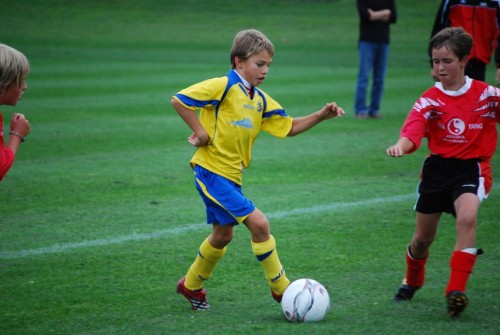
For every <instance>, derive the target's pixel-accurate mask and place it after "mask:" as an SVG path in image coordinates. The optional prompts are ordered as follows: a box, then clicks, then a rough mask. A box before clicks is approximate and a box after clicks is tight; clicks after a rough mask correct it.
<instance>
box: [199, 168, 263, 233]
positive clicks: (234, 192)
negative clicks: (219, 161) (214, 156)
mask: <svg viewBox="0 0 500 335" xmlns="http://www.w3.org/2000/svg"><path fill="white" fill-rule="evenodd" d="M194 182H195V184H196V189H197V190H198V192H199V193H200V195H201V198H202V199H203V202H204V203H205V206H206V209H207V223H208V224H220V225H221V226H224V225H228V224H231V225H237V224H239V223H242V222H243V221H244V220H245V219H246V218H247V217H248V215H249V214H250V213H252V212H253V211H254V209H255V206H254V204H253V203H252V202H251V201H250V200H249V199H247V198H246V197H245V196H244V195H243V192H242V190H241V185H239V184H237V183H235V182H233V181H231V180H229V179H227V178H224V177H222V176H220V175H218V174H215V173H213V172H211V171H209V170H207V169H205V168H203V167H201V166H199V165H195V167H194Z"/></svg>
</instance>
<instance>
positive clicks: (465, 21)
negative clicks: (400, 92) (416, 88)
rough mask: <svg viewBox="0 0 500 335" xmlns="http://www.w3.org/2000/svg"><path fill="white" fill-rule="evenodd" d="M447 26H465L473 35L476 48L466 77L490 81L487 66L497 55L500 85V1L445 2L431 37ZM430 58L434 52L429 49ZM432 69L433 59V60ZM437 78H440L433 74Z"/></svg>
mask: <svg viewBox="0 0 500 335" xmlns="http://www.w3.org/2000/svg"><path fill="white" fill-rule="evenodd" d="M446 27H462V28H464V29H465V31H466V32H468V33H469V34H471V36H472V38H473V39H474V45H473V46H472V51H471V55H470V59H469V62H468V63H467V67H466V68H465V75H466V76H468V77H470V78H472V79H477V80H481V81H485V79H486V65H487V64H489V63H490V61H491V56H492V54H493V52H495V65H496V75H495V82H496V84H497V85H499V84H500V30H499V29H500V28H499V27H500V1H499V0H443V1H442V2H441V5H440V6H439V10H438V12H437V14H436V20H435V21H434V27H433V28H432V33H431V38H432V37H433V36H434V35H436V34H437V33H438V32H439V31H441V30H442V29H443V28H446ZM429 57H430V59H431V58H432V56H431V50H429ZM431 68H432V60H431ZM432 77H433V78H434V79H436V77H437V76H436V75H435V74H434V73H432Z"/></svg>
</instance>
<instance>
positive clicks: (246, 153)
mask: <svg viewBox="0 0 500 335" xmlns="http://www.w3.org/2000/svg"><path fill="white" fill-rule="evenodd" d="M253 89H254V94H253V99H251V98H250V96H249V94H248V92H247V90H246V89H245V86H244V85H243V83H242V81H241V79H240V77H239V76H238V74H237V73H236V72H235V71H234V70H231V71H229V73H228V75H227V76H224V77H220V78H213V79H208V80H205V81H202V82H200V83H197V84H194V85H192V86H190V87H188V88H186V89H184V90H182V91H180V92H179V93H177V94H176V95H174V98H175V99H177V100H178V101H179V102H180V103H181V104H182V105H183V106H185V107H187V108H189V109H191V110H197V109H199V110H200V121H201V123H202V125H203V127H204V128H205V130H206V131H207V133H208V135H209V136H210V142H209V144H208V145H207V146H203V147H199V148H198V149H197V150H196V152H195V153H194V155H193V157H192V158H191V161H190V163H191V165H192V166H194V165H195V164H198V165H200V166H203V167H204V168H206V169H208V170H210V171H212V172H214V173H217V174H219V175H221V176H223V177H226V178H228V179H230V180H232V181H234V182H236V183H238V184H240V185H241V184H242V171H243V169H245V168H248V167H249V166H250V162H251V160H252V146H253V144H254V142H255V139H256V138H257V136H258V135H259V132H260V131H261V130H264V131H266V132H268V133H269V134H271V135H273V136H276V137H279V138H284V137H286V135H287V134H288V133H289V132H290V129H291V128H292V118H291V117H290V116H288V115H287V114H286V113H285V111H284V110H283V108H282V107H281V106H280V104H279V103H278V102H276V101H275V100H273V99H272V98H271V97H270V96H269V95H267V94H266V93H264V92H263V91H262V90H260V89H258V88H253Z"/></svg>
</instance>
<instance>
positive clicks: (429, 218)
mask: <svg viewBox="0 0 500 335" xmlns="http://www.w3.org/2000/svg"><path fill="white" fill-rule="evenodd" d="M440 217H441V214H440V213H435V214H423V213H420V212H417V224H416V228H415V233H414V235H413V239H412V241H411V243H410V245H409V246H408V249H407V250H406V275H405V278H404V280H403V284H402V285H401V286H400V288H399V290H398V292H397V293H396V295H395V296H394V299H393V301H394V302H400V301H404V300H411V299H412V298H413V295H414V294H415V292H416V291H417V290H418V289H419V288H421V287H422V286H423V285H424V282H425V266H426V263H427V259H428V257H429V248H430V246H431V244H432V242H433V241H434V238H435V237H436V233H437V226H438V223H439V218H440Z"/></svg>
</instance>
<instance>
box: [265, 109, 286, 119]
mask: <svg viewBox="0 0 500 335" xmlns="http://www.w3.org/2000/svg"><path fill="white" fill-rule="evenodd" d="M273 115H281V116H287V114H286V112H285V111H284V110H283V109H277V110H274V111H270V112H266V113H264V115H263V116H262V117H263V118H270V117H272V116H273Z"/></svg>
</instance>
